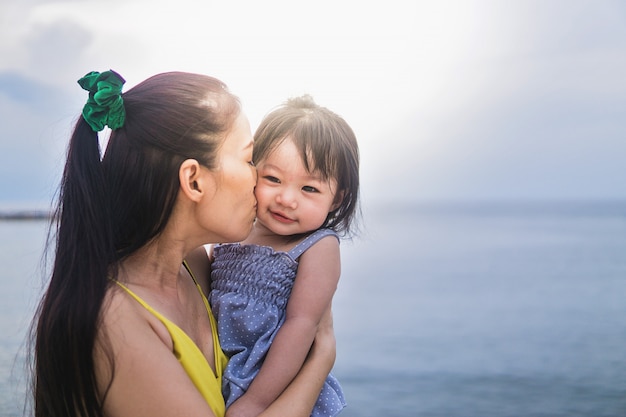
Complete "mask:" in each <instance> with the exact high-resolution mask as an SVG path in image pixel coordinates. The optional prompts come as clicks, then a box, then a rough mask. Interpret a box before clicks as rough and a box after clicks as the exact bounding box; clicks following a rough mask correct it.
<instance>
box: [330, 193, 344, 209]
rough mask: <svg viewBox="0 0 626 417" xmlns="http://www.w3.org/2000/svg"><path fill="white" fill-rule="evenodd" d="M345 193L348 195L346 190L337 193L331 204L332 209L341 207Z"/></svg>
mask: <svg viewBox="0 0 626 417" xmlns="http://www.w3.org/2000/svg"><path fill="white" fill-rule="evenodd" d="M344 195H346V193H345V190H341V191H338V192H337V194H335V200H334V201H333V205H332V206H330V211H335V210H337V209H338V208H339V207H341V203H343V197H344Z"/></svg>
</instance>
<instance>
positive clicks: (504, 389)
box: [0, 203, 626, 417]
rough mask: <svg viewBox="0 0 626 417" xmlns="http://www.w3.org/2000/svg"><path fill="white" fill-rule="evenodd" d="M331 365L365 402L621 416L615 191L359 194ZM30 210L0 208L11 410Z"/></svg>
mask: <svg viewBox="0 0 626 417" xmlns="http://www.w3.org/2000/svg"><path fill="white" fill-rule="evenodd" d="M364 220H365V221H364V223H365V227H364V230H363V233H362V235H361V236H360V237H359V238H358V239H355V240H354V241H352V242H344V243H342V263H343V266H342V278H341V281H340V283H339V288H338V291H337V294H336V296H335V301H334V313H335V330H336V335H337V342H338V355H337V361H336V365H335V370H334V371H333V372H334V374H335V375H336V376H337V377H338V379H339V380H340V382H341V383H342V385H343V388H344V391H345V394H346V397H347V400H348V407H347V408H346V409H345V411H343V412H342V414H341V415H342V416H343V417H357V416H358V417H368V416H377V417H379V416H386V417H393V416H424V417H426V416H429V417H431V416H432V417H435V416H442V417H443V416H446V417H478V416H499V417H509V416H510V417H516V416H537V417H566V416H567V417H569V416H590V417H618V416H626V203H578V204H574V203H567V204H565V203H561V204H556V203H554V204H547V203H533V204H473V205H472V204H464V205H453V204H445V205H417V206H414V207H387V208H383V207H376V208H372V207H366V209H365V212H364ZM45 226H46V224H45V222H40V221H19V222H6V221H0V249H1V250H0V261H1V265H2V269H1V270H0V297H1V298H2V299H1V303H0V309H1V312H2V314H1V315H0V332H1V334H2V335H3V336H2V341H1V342H0V415H1V416H18V415H21V408H22V405H23V401H24V389H25V388H24V377H23V367H22V365H21V363H22V362H23V355H24V350H23V339H24V334H25V333H24V332H25V329H26V326H27V325H28V320H29V318H30V315H31V314H32V310H33V308H34V305H35V302H36V299H37V296H38V294H39V291H40V285H41V270H40V265H39V261H40V258H41V249H42V246H43V238H44V236H45Z"/></svg>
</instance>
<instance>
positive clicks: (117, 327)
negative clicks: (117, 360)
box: [98, 281, 172, 348]
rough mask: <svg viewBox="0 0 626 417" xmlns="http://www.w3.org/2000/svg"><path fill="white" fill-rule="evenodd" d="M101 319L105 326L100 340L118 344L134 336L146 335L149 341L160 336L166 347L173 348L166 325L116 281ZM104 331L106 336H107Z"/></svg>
mask: <svg viewBox="0 0 626 417" xmlns="http://www.w3.org/2000/svg"><path fill="white" fill-rule="evenodd" d="M135 296H136V295H135ZM101 319H102V326H101V329H100V330H101V331H100V332H99V335H98V337H101V336H105V337H106V338H107V339H109V340H112V341H115V340H116V339H121V340H125V339H127V337H128V335H130V334H133V335H135V336H141V335H144V336H145V337H146V338H152V337H154V336H155V335H156V336H157V337H158V338H159V339H160V340H161V341H162V342H163V343H164V344H165V345H168V346H169V347H170V348H171V347H172V339H171V337H170V336H169V333H168V331H167V328H166V327H165V326H164V325H163V323H161V321H160V320H159V319H158V318H157V317H156V316H155V315H154V314H152V313H151V312H150V311H149V310H148V309H147V308H146V307H145V306H144V305H142V303H141V302H139V301H138V300H137V299H136V298H135V297H134V296H132V295H131V294H130V292H129V290H128V289H127V288H125V287H122V286H121V285H119V284H118V283H117V282H115V281H113V282H112V285H111V286H110V287H109V290H108V291H107V294H106V296H105V298H104V302H103V305H102V310H101ZM102 330H104V331H105V332H106V334H103V333H102Z"/></svg>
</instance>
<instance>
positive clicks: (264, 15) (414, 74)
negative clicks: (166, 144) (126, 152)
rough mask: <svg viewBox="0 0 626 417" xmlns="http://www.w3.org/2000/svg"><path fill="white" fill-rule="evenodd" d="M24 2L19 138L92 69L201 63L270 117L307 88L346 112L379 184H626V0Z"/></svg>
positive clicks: (133, 78) (7, 40)
mask: <svg viewBox="0 0 626 417" xmlns="http://www.w3.org/2000/svg"><path fill="white" fill-rule="evenodd" d="M5 3H6V2H5ZM10 3H11V5H10V6H6V5H2V7H3V9H2V12H3V14H2V16H3V17H2V19H3V20H2V23H3V25H0V35H2V36H0V53H2V55H3V56H6V57H10V58H9V59H7V60H3V61H2V62H0V71H2V74H3V75H2V76H1V77H0V88H2V89H3V91H4V93H3V94H4V96H3V98H2V100H3V101H2V103H3V104H2V105H3V106H4V107H3V109H6V110H5V111H6V113H5V114H6V115H7V116H5V115H4V114H3V115H2V116H0V117H2V118H3V119H4V118H5V117H6V118H10V119H11V120H10V121H9V124H8V125H10V126H11V129H13V130H12V132H13V133H12V135H18V136H19V135H21V136H20V137H19V139H17V141H18V142H23V143H25V144H31V145H32V143H33V142H32V141H33V137H36V135H34V133H35V132H32V131H29V129H39V130H38V132H42V131H43V132H46V129H52V130H54V131H55V132H57V131H58V132H60V131H65V130H66V126H69V125H70V123H69V122H68V120H71V119H72V118H74V117H76V115H77V114H78V111H79V109H80V106H81V104H82V101H83V100H84V94H83V93H84V92H82V90H80V89H79V88H77V86H76V79H77V78H79V77H80V76H82V75H83V74H85V73H86V72H88V71H91V70H98V71H100V70H104V69H109V68H112V69H115V70H117V71H119V72H120V73H121V74H123V76H124V77H125V78H126V79H127V80H128V82H127V88H130V87H131V86H132V85H134V84H136V83H138V82H140V81H141V80H143V79H144V78H146V77H148V76H150V75H152V74H154V73H157V72H161V71H169V70H185V71H195V72H201V73H207V74H210V75H214V76H217V77H218V78H221V79H223V80H224V81H225V82H226V83H227V84H229V86H230V87H231V89H232V90H233V91H234V92H235V93H236V94H237V95H239V96H240V97H241V98H242V100H243V103H244V108H245V110H246V112H247V113H248V115H249V117H250V120H251V124H252V126H253V128H254V126H255V125H256V124H258V122H259V121H260V119H261V118H262V117H263V115H264V114H265V113H266V112H267V111H268V110H269V109H270V108H272V107H273V106H275V105H277V104H279V103H280V102H282V101H284V100H285V99H286V98H287V97H289V96H292V95H297V94H302V93H309V94H312V95H313V96H314V97H315V99H316V101H318V102H319V103H320V104H322V105H325V106H327V107H329V108H330V109H332V110H334V111H336V112H337V113H339V114H341V115H342V116H344V118H345V119H346V120H347V121H348V122H349V123H350V124H351V125H352V127H353V128H354V130H355V132H356V133H357V137H358V139H359V141H360V145H361V149H362V158H363V163H362V167H363V169H362V175H363V181H362V183H363V187H364V193H363V195H364V197H365V198H370V199H378V200H383V201H396V200H397V201H400V200H406V199H410V200H412V199H435V198H448V199H455V198H522V197H524V198H526V197H533V196H535V197H542V198H543V197H553V198H569V197H576V196H583V197H584V196H596V197H622V198H626V191H624V190H625V189H624V187H622V186H620V182H621V183H623V182H624V180H626V173H624V172H622V171H623V170H620V169H618V162H619V155H620V154H623V151H624V147H623V145H622V142H623V139H622V138H623V137H624V128H623V127H622V126H623V122H622V118H623V117H622V116H621V115H623V114H624V97H626V79H624V77H623V74H624V73H625V72H626V57H625V55H624V54H623V51H624V50H626V24H625V23H626V19H625V17H626V13H624V10H625V9H626V6H624V5H623V3H621V2H619V1H605V2H600V3H589V2H576V1H575V2H571V1H567V2H565V1H551V2H540V1H519V2H507V3H506V4H505V3H502V2H499V1H490V0H475V1H441V2H431V1H414V2H406V1H401V0H390V1H388V2H386V3H385V4H384V5H383V6H382V7H381V4H370V3H363V2H360V3H359V2H356V1H355V2H333V1H330V0H321V1H319V2H317V3H315V4H314V5H311V6H310V7H309V8H303V7H301V5H299V6H298V7H295V5H294V4H293V3H292V2H288V1H283V0H270V1H267V2H244V1H232V2H213V1H209V2H205V3H202V4H201V5H200V4H199V3H197V2H193V1H191V0H180V1H178V2H171V1H164V0H157V1H147V0H131V1H121V0H120V1H113V2H109V3H107V7H105V8H102V7H100V4H99V3H98V2H85V1H81V2H76V1H74V2H54V1H51V2H36V3H33V2H10ZM148 11H149V12H148ZM5 12H6V13H5ZM6 16H8V17H6ZM4 23H6V25H5V24H4ZM20 77H21V78H20ZM46 89H47V90H46ZM34 91H40V92H41V93H42V94H45V96H46V98H43V99H41V101H37V100H34V98H33V94H35V93H34ZM20 118H21V119H22V120H23V121H27V124H28V129H25V128H24V123H23V122H18V121H19V120H20ZM1 121H2V123H3V125H4V124H6V123H5V121H4V120H1ZM39 134H40V135H41V133H39ZM16 137H17V136H16ZM5 138H6V136H5V135H3V136H2V137H0V146H3V151H4V146H8V145H5V144H4V143H5ZM66 140H67V138H66V137H65V138H64V139H58V143H65V141H66ZM46 143H48V142H46ZM11 146H13V145H11ZM29 146H30V145H29ZM55 146H56V148H60V146H58V145H55ZM11 149H13V148H11ZM15 151H16V152H17V150H15ZM22 154H24V152H23V151H22ZM9 158H11V157H9ZM41 158H42V160H43V158H44V155H43V154H42V155H41ZM12 159H18V158H15V157H13V158H12ZM41 165H42V166H45V164H44V163H42V164H41ZM57 169H58V168H57ZM42 172H43V168H42ZM42 175H43V174H42ZM48 177H49V176H48ZM607 178H608V179H607Z"/></svg>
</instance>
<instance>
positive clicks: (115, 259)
mask: <svg viewBox="0 0 626 417" xmlns="http://www.w3.org/2000/svg"><path fill="white" fill-rule="evenodd" d="M123 99H124V106H125V109H126V121H125V124H124V126H123V127H121V128H120V129H117V130H115V131H113V132H112V133H111V137H110V139H109V142H108V145H107V148H106V152H105V154H104V156H103V157H102V159H101V155H100V147H99V142H98V135H97V133H95V132H93V131H92V130H91V128H90V127H89V125H88V124H87V122H86V121H85V120H84V119H83V118H82V117H81V118H80V119H79V120H78V122H77V123H76V126H75V129H74V132H73V134H72V137H71V140H70V144H69V148H68V153H67V161H66V164H65V169H64V172H63V177H62V180H61V185H60V189H59V198H58V202H57V208H56V211H55V215H54V217H53V223H52V229H51V230H53V231H54V237H55V241H54V244H55V257H54V264H53V268H52V277H51V279H50V282H49V285H48V288H47V290H46V292H45V295H44V297H43V299H42V301H41V303H40V305H39V307H38V310H37V313H36V315H35V318H34V320H33V327H32V331H33V333H34V334H33V336H32V338H33V339H34V369H33V381H32V389H33V393H34V409H35V416H36V417H52V416H64V417H66V416H67V417H72V416H82V417H85V416H102V415H103V411H102V404H103V402H104V399H105V398H106V392H104V393H103V392H100V391H99V390H98V384H97V380H96V374H95V368H94V359H93V358H94V356H93V355H94V348H95V346H96V345H95V344H96V337H97V336H98V331H99V325H100V323H101V318H100V314H101V311H102V308H103V300H104V298H105V294H106V292H107V289H108V287H109V285H111V280H110V278H115V276H116V271H117V267H118V265H119V262H120V261H121V260H123V259H124V258H125V257H127V256H129V255H130V254H132V253H133V252H134V251H136V250H137V249H139V248H141V247H142V246H144V245H145V244H146V243H148V242H149V241H150V240H151V239H153V238H155V237H156V236H157V235H158V234H159V233H160V232H161V231H162V230H163V229H164V227H165V225H166V223H167V221H168V219H169V217H170V214H171V212H172V209H173V207H174V202H175V200H176V196H177V193H178V189H179V180H178V169H179V167H180V164H181V163H182V162H183V161H184V160H185V159H189V158H193V159H196V160H198V161H199V162H200V163H201V164H203V165H205V166H207V167H208V168H210V169H212V168H215V165H216V154H217V149H218V148H219V146H220V143H221V140H222V139H223V137H224V135H225V133H226V132H227V131H228V129H229V128H230V127H231V125H232V123H233V121H234V119H235V117H236V116H237V115H238V114H239V112H240V104H239V101H238V99H237V98H236V97H235V96H234V95H232V94H231V93H230V92H228V90H227V88H226V86H225V85H224V84H223V83H222V82H220V81H219V80H216V79H214V78H211V77H207V76H202V75H197V74H188V73H179V72H172V73H164V74H159V75H156V76H154V77H151V78H149V79H147V80H146V81H144V82H142V83H141V84H139V85H137V86H136V87H134V88H132V89H130V90H129V91H128V92H126V93H124V94H123ZM102 335H103V334H101V336H102ZM101 336H98V340H99V341H101V342H102V343H103V347H104V349H105V353H106V354H107V356H108V359H109V363H110V367H111V368H110V369H111V374H112V375H113V371H114V364H113V359H112V355H111V352H110V351H107V350H106V349H107V345H106V340H105V339H104V338H101ZM110 383H111V381H109V386H110Z"/></svg>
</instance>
